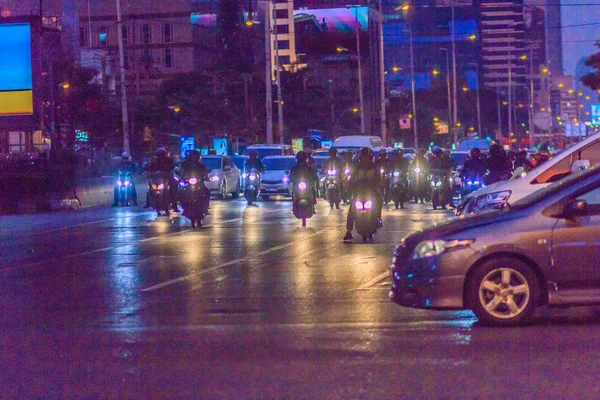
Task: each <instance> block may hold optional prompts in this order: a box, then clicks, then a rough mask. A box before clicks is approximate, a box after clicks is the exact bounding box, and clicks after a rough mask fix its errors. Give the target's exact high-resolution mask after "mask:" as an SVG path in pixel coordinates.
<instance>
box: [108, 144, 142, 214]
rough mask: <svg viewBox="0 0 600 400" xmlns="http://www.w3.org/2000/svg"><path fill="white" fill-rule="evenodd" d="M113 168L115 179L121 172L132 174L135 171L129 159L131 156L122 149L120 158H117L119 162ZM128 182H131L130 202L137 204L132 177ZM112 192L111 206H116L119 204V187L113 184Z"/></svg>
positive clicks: (135, 168) (134, 166)
mask: <svg viewBox="0 0 600 400" xmlns="http://www.w3.org/2000/svg"><path fill="white" fill-rule="evenodd" d="M115 169H116V176H117V179H118V176H119V175H120V174H121V173H129V174H131V175H133V174H134V173H135V172H136V171H137V167H136V165H135V164H134V163H133V162H132V161H131V157H130V156H129V153H128V152H126V151H124V152H123V153H122V154H121V159H120V160H119V163H118V164H117V166H116V168H115ZM130 184H131V197H132V203H133V205H134V206H137V205H138V203H137V191H136V190H135V183H134V182H133V179H132V180H131V181H130ZM113 194H114V202H113V207H116V206H118V205H119V188H118V187H117V185H115V189H114V191H113Z"/></svg>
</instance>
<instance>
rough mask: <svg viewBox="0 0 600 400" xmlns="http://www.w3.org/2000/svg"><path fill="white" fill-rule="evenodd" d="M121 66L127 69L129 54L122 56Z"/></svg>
mask: <svg viewBox="0 0 600 400" xmlns="http://www.w3.org/2000/svg"><path fill="white" fill-rule="evenodd" d="M123 66H124V67H125V69H127V70H128V69H129V53H127V52H126V53H125V54H123Z"/></svg>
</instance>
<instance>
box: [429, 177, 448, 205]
mask: <svg viewBox="0 0 600 400" xmlns="http://www.w3.org/2000/svg"><path fill="white" fill-rule="evenodd" d="M430 182H431V202H432V204H433V209H434V210H436V209H437V208H438V206H439V207H441V208H444V207H446V206H447V205H448V203H449V201H448V198H447V197H448V196H447V193H448V178H446V177H445V175H443V174H440V173H434V174H433V175H431V180H430Z"/></svg>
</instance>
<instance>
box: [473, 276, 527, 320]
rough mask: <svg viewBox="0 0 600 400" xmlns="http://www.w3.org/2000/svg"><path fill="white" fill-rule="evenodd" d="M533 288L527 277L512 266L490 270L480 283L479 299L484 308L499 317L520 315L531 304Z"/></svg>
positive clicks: (508, 317)
mask: <svg viewBox="0 0 600 400" xmlns="http://www.w3.org/2000/svg"><path fill="white" fill-rule="evenodd" d="M530 297H531V288H530V286H529V282H528V281H527V279H526V278H525V277H524V276H523V275H522V274H521V273H520V272H519V271H516V270H514V269H512V268H498V269H494V270H492V271H490V272H489V273H488V274H487V275H486V276H485V277H484V278H483V279H482V280H481V283H480V285H479V301H480V302H481V306H482V307H483V309H484V310H486V311H487V313H489V314H490V315H491V316H493V317H495V318H499V319H510V318H515V317H517V316H518V315H520V314H521V313H522V312H523V311H524V310H525V309H526V308H527V305H528V304H529V300H530Z"/></svg>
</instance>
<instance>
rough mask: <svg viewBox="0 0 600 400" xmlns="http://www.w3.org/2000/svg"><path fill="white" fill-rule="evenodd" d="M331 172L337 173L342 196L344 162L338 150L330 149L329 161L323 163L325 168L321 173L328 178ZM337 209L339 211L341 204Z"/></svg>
mask: <svg viewBox="0 0 600 400" xmlns="http://www.w3.org/2000/svg"><path fill="white" fill-rule="evenodd" d="M329 170H335V171H337V174H336V178H337V181H338V182H339V189H340V195H341V194H342V193H343V188H342V172H343V171H342V161H341V160H340V159H339V158H338V151H337V149H334V148H330V149H329V158H328V159H327V161H325V162H324V163H323V166H322V167H321V173H322V174H323V175H325V176H328V171H329ZM336 208H337V209H338V210H339V209H340V206H339V204H338V205H336Z"/></svg>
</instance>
